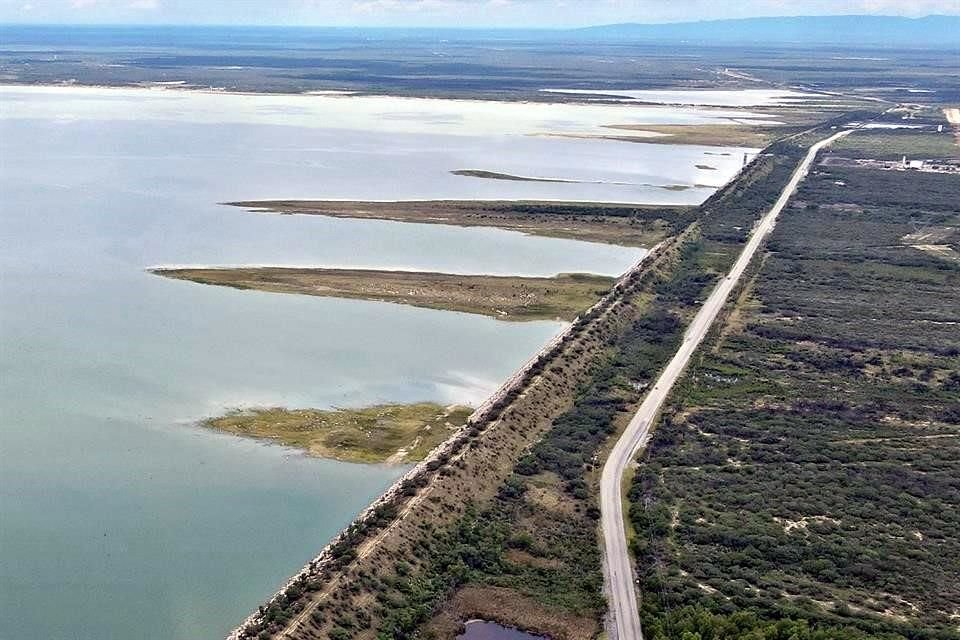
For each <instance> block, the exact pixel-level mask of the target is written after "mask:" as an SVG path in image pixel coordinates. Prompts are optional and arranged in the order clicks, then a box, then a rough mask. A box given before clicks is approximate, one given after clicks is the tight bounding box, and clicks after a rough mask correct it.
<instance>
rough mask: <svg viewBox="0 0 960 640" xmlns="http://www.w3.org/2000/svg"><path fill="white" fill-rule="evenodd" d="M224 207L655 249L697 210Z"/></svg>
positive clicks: (502, 205) (487, 205)
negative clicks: (480, 229)
mask: <svg viewBox="0 0 960 640" xmlns="http://www.w3.org/2000/svg"><path fill="white" fill-rule="evenodd" d="M682 188H688V187H682ZM225 204H227V205H230V206H235V207H243V208H245V209H248V210H250V211H253V212H255V213H276V214H281V215H318V216H328V217H332V218H354V219H365V220H389V221H392V222H410V223H417V224H448V225H455V226H459V227H496V228H498V229H506V230H509V231H518V232H520V233H526V234H528V235H536V236H546V237H550V238H566V239H570V240H581V241H584V242H600V243H604V244H615V245H620V246H625V247H652V246H653V245H655V244H657V243H658V242H660V241H661V240H664V239H665V238H667V237H669V236H671V235H673V234H675V233H677V231H678V230H679V229H682V228H684V227H685V226H686V224H688V223H689V222H690V220H691V217H690V216H691V211H693V209H692V208H691V207H686V206H680V205H634V204H616V203H584V202H542V201H534V200H518V201H513V200H475V201H468V200H401V201H386V202H382V201H369V200H252V201H241V202H227V203H225Z"/></svg>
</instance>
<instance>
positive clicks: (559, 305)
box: [151, 267, 613, 321]
mask: <svg viewBox="0 0 960 640" xmlns="http://www.w3.org/2000/svg"><path fill="white" fill-rule="evenodd" d="M151 272H152V273H155V274H157V275H161V276H165V277H168V278H175V279H178V280H189V281H191V282H197V283H200V284H211V285H220V286H227V287H234V288H237V289H254V290H259V291H271V292H275V293H296V294H305V295H313V296H326V297H333V298H353V299H361V300H376V301H381V302H393V303H397V304H407V305H412V306H415V307H425V308H428V309H441V310H445V311H461V312H464V313H476V314H481V315H485V316H489V317H491V318H497V319H498V320H517V321H524V320H556V319H560V320H573V319H574V318H575V317H577V315H579V314H580V313H581V312H582V311H584V310H585V309H588V308H589V307H590V306H591V305H593V303H594V302H596V301H597V300H598V299H599V298H600V297H601V296H602V295H603V294H605V293H606V292H607V291H608V290H609V289H610V286H611V285H612V284H613V278H609V277H606V276H598V275H591V274H582V273H573V274H560V275H558V276H554V277H552V278H530V277H519V276H486V275H457V274H451V273H432V272H419V271H381V270H375V269H314V268H290V267H237V268H233V267H229V268H171V269H164V268H158V269H152V270H151Z"/></svg>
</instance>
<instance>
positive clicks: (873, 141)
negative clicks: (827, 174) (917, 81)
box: [833, 127, 960, 160]
mask: <svg viewBox="0 0 960 640" xmlns="http://www.w3.org/2000/svg"><path fill="white" fill-rule="evenodd" d="M833 151H834V152H835V153H836V154H837V155H843V156H850V157H853V158H875V159H877V160H899V159H901V158H902V157H903V156H907V158H909V159H921V158H955V159H956V158H960V144H957V138H955V137H954V135H953V131H952V130H951V128H950V127H944V130H943V131H942V132H939V133H938V132H937V131H936V130H935V129H933V128H929V129H925V130H923V131H916V130H911V129H893V130H887V129H869V130H864V131H861V132H858V133H857V135H855V136H847V137H846V138H844V139H842V140H840V141H839V142H838V143H837V144H836V145H835V147H834V149H833Z"/></svg>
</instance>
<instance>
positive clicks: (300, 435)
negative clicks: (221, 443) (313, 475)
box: [201, 402, 472, 463]
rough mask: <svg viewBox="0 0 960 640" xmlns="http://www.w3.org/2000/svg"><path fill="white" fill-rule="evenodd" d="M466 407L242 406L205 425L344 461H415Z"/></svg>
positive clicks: (455, 424)
mask: <svg viewBox="0 0 960 640" xmlns="http://www.w3.org/2000/svg"><path fill="white" fill-rule="evenodd" d="M471 412H472V409H470V408H469V407H460V406H454V407H443V406H441V405H438V404H433V403H430V402H421V403H417V404H385V405H376V406H373V407H366V408H363V409H331V410H325V411H322V410H319V409H282V408H276V407H274V408H264V409H246V410H236V411H231V412H229V413H227V414H226V415H223V416H220V417H216V418H209V419H207V420H204V421H203V422H202V423H201V424H202V426H204V427H207V428H209V429H214V430H216V431H222V432H224V433H231V434H234V435H238V436H245V437H248V438H258V439H263V440H272V441H274V442H276V443H278V444H283V445H286V446H288V447H295V448H297V449H302V450H303V451H306V452H307V453H309V454H310V455H312V456H317V457H320V458H333V459H336V460H345V461H348V462H390V463H401V462H416V461H418V460H423V459H424V458H425V457H426V456H427V454H428V453H430V451H431V450H433V448H434V447H436V446H437V445H438V444H440V443H441V442H443V441H444V440H446V439H447V438H449V437H450V434H451V433H452V432H453V431H454V430H455V429H457V428H459V427H461V426H463V425H464V424H465V423H466V421H467V418H468V417H469V416H470V413H471Z"/></svg>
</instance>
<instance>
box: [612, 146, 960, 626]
mask: <svg viewBox="0 0 960 640" xmlns="http://www.w3.org/2000/svg"><path fill="white" fill-rule="evenodd" d="M915 140H916V134H901V133H899V132H894V133H891V132H890V131H883V132H882V133H874V131H858V132H857V133H855V134H853V135H852V136H849V137H848V138H847V139H846V140H845V141H844V142H843V144H842V145H838V146H837V148H836V149H834V150H833V151H832V152H831V153H834V154H838V155H840V154H842V155H847V154H849V153H850V151H851V150H852V149H856V150H857V153H861V154H864V156H863V157H887V156H893V157H899V155H901V154H903V153H907V154H908V155H910V149H911V148H912V147H911V144H912V142H914V141H915ZM937 144H939V143H937ZM870 153H873V155H872V156H871V155H867V154H870ZM958 192H960V176H956V175H947V174H920V173H916V172H896V171H879V170H874V169H867V168H851V167H834V166H823V165H822V166H820V167H819V168H817V169H816V170H815V171H814V172H812V174H811V175H810V176H809V178H808V179H807V181H806V182H805V183H804V184H803V185H802V186H801V188H800V191H799V193H798V194H797V196H796V198H795V199H794V200H793V202H792V203H791V205H790V206H789V207H788V209H787V210H785V211H784V213H783V214H782V216H781V219H780V221H779V223H778V226H777V228H776V230H775V231H774V233H773V235H772V237H771V239H770V241H769V244H768V247H767V253H766V255H765V256H764V257H763V259H762V260H758V261H756V262H755V263H754V265H753V273H752V274H751V277H750V278H748V279H747V282H746V284H745V285H744V286H743V288H742V290H741V291H740V295H739V296H737V297H736V298H735V301H734V302H733V303H732V304H730V305H728V308H727V309H726V310H725V313H726V317H725V320H724V323H723V325H722V326H721V327H720V328H719V329H718V330H716V331H715V332H714V334H713V335H712V337H711V338H710V339H709V340H708V342H706V343H705V344H704V346H703V348H702V349H701V351H700V353H699V358H698V359H697V360H696V362H695V363H694V364H693V365H692V366H691V369H690V370H689V371H688V372H687V374H686V376H685V378H684V379H683V381H682V383H681V384H680V385H679V386H678V388H677V390H676V391H675V393H674V396H673V398H672V400H671V404H670V405H669V406H668V408H667V409H666V410H665V412H664V415H663V417H662V419H661V421H660V424H659V426H658V427H657V430H656V431H655V434H654V437H653V439H652V441H651V444H650V445H649V447H648V449H647V451H646V452H645V454H644V456H643V458H642V463H641V466H640V468H639V470H638V472H637V474H636V477H635V480H634V482H633V484H632V488H631V490H630V502H631V510H630V517H631V521H632V526H633V528H634V530H635V536H634V539H633V549H634V552H635V555H636V561H637V570H638V573H639V575H640V577H641V589H642V592H643V598H642V617H643V622H644V627H645V629H646V630H647V636H648V637H649V638H652V639H653V640H666V639H671V640H672V639H674V638H716V639H726V638H730V639H733V638H743V637H750V638H758V639H774V638H787V637H791V638H802V639H806V638H811V639H812V638H824V639H826V638H831V639H838V640H841V639H861V638H864V639H865V638H884V639H888V640H902V639H904V638H907V639H909V640H921V639H946V638H958V637H960V631H958V622H957V615H958V610H957V603H958V602H960V590H958V585H960V542H958V539H957V536H956V531H958V530H960V483H958V479H960V410H958V408H960V374H958V372H960V332H958V331H957V326H958V322H960V298H958V297H957V292H958V291H960V267H958V265H957V264H956V263H954V262H951V261H948V260H943V259H940V258H938V257H936V256H933V255H929V254H928V253H925V252H923V251H919V250H917V249H916V248H914V247H911V246H908V245H906V244H904V243H903V242H902V239H903V238H904V237H905V236H908V235H910V234H913V233H917V232H922V230H923V229H926V228H931V227H936V228H955V227H956V226H957V225H958V224H960V214H958V211H957V207H956V196H957V193H958Z"/></svg>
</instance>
